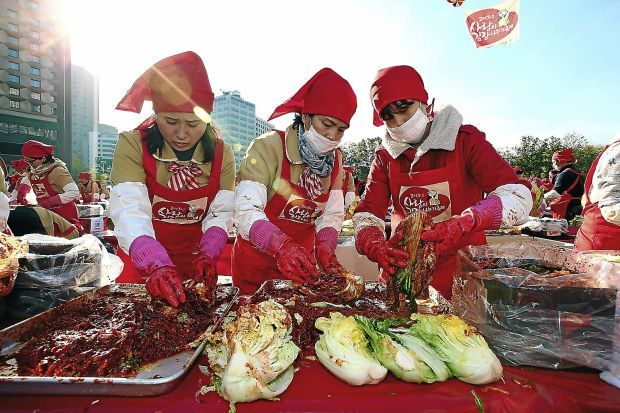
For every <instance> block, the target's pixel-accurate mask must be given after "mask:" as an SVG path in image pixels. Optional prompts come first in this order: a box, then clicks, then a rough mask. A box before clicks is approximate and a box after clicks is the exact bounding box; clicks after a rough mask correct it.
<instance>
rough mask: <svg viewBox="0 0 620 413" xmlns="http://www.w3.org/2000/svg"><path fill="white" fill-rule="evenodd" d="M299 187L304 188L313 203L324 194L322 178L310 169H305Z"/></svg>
mask: <svg viewBox="0 0 620 413" xmlns="http://www.w3.org/2000/svg"><path fill="white" fill-rule="evenodd" d="M299 186H301V187H303V188H304V189H305V190H306V192H307V193H308V196H309V197H310V199H312V200H313V201H314V200H316V199H317V198H318V197H319V196H320V195H321V193H322V192H323V182H321V177H320V176H318V175H317V174H315V173H313V172H311V171H310V168H306V169H304V171H303V172H302V173H301V176H300V177H299Z"/></svg>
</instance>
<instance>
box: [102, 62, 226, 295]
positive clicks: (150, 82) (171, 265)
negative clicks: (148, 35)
mask: <svg viewBox="0 0 620 413" xmlns="http://www.w3.org/2000/svg"><path fill="white" fill-rule="evenodd" d="M145 100H151V101H152V102H153V110H154V112H155V115H154V116H153V117H151V118H149V119H148V120H147V121H145V122H143V123H142V124H141V125H140V126H138V128H137V129H136V130H134V131H131V132H123V133H121V134H120V137H119V140H118V143H117V145H116V150H115V151H114V160H113V163H112V171H111V173H110V181H111V182H112V185H113V187H112V191H111V193H110V216H111V218H112V220H113V221H114V225H115V234H116V237H117V238H118V243H119V247H120V248H119V250H118V255H119V256H120V257H121V259H123V261H124V262H125V268H124V269H123V273H122V274H121V276H120V277H119V278H118V279H117V280H116V281H117V282H146V289H147V291H148V292H149V293H150V294H151V296H153V297H159V298H163V299H165V300H166V301H168V303H169V304H170V305H172V306H174V307H177V306H178V305H179V304H182V303H184V302H185V292H184V288H183V285H182V281H183V280H185V279H195V280H196V281H199V282H203V283H205V284H206V285H209V286H211V287H214V286H215V284H216V282H217V269H216V263H217V260H218V258H219V256H220V254H221V252H222V250H223V248H224V246H225V244H226V241H227V239H228V230H229V228H230V226H231V225H232V215H233V200H234V192H233V189H234V182H235V161H234V157H233V153H232V149H231V147H230V146H229V145H227V144H225V143H224V142H223V141H222V139H220V137H219V135H218V133H217V132H216V130H215V129H214V128H213V126H212V124H211V122H210V117H209V115H208V113H210V112H211V111H212V110H213V101H214V96H213V92H212V90H211V84H210V83H209V77H208V75H207V70H206V69H205V66H204V63H203V62H202V59H201V58H200V57H199V56H198V55H197V54H196V53H194V52H184V53H180V54H178V55H174V56H170V57H167V58H165V59H163V60H160V61H159V62H157V63H155V64H154V65H153V66H151V67H150V68H149V69H148V70H147V71H146V72H145V73H144V74H142V76H140V77H139V78H138V80H136V82H134V84H133V86H132V87H131V89H130V90H129V91H128V92H127V94H126V95H125V97H124V98H123V99H122V100H121V102H120V103H119V104H118V106H117V109H119V110H125V111H130V112H137V113H139V112H140V111H141V110H142V105H143V103H144V101H145Z"/></svg>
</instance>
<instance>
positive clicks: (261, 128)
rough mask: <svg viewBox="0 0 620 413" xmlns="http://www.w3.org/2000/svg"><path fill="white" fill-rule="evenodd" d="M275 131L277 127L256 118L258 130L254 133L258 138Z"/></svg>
mask: <svg viewBox="0 0 620 413" xmlns="http://www.w3.org/2000/svg"><path fill="white" fill-rule="evenodd" d="M274 129H275V127H274V126H273V125H272V124H271V123H269V122H267V121H266V120H263V119H261V118H259V117H256V130H255V132H254V134H255V135H256V136H260V135H262V134H263V133H266V132H269V131H270V130H274Z"/></svg>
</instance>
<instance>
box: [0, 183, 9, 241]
mask: <svg viewBox="0 0 620 413" xmlns="http://www.w3.org/2000/svg"><path fill="white" fill-rule="evenodd" d="M10 210H11V209H10V208H9V198H8V197H7V196H6V195H5V194H4V192H0V232H2V231H4V230H5V229H6V221H7V220H8V219H9V212H10Z"/></svg>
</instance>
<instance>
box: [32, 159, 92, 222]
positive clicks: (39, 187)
mask: <svg viewBox="0 0 620 413" xmlns="http://www.w3.org/2000/svg"><path fill="white" fill-rule="evenodd" d="M57 167H58V165H55V166H53V167H51V168H50V169H49V171H47V173H46V174H45V175H43V176H42V177H41V178H38V179H35V178H34V175H32V174H31V173H30V174H29V176H28V178H29V179H30V186H31V187H32V191H33V192H34V194H35V195H36V197H37V198H49V197H52V196H56V195H58V192H56V191H55V190H54V188H52V184H50V181H49V175H50V173H51V172H52V171H53V170H54V169H55V168H57ZM49 210H50V211H52V212H55V213H57V214H58V215H60V216H61V217H63V218H64V219H66V220H67V221H69V222H70V223H72V224H73V225H75V226H76V227H77V228H78V231H79V232H80V234H81V233H82V225H81V224H80V220H79V215H78V210H77V207H76V206H75V201H70V202H67V203H65V204H61V205H59V206H57V207H53V208H49Z"/></svg>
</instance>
